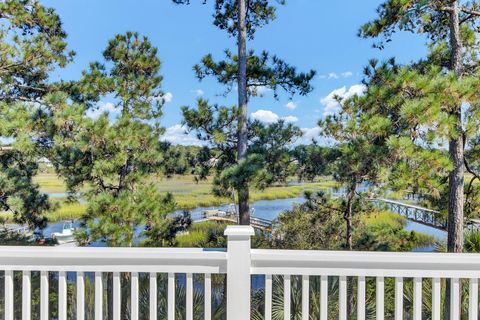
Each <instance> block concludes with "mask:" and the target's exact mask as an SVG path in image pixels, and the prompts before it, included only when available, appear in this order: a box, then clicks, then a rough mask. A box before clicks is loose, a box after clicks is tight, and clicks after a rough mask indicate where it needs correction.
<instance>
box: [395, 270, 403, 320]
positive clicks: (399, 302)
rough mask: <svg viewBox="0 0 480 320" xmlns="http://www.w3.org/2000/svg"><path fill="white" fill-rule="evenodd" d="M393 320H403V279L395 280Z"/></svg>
mask: <svg viewBox="0 0 480 320" xmlns="http://www.w3.org/2000/svg"><path fill="white" fill-rule="evenodd" d="M395 320H403V278H400V277H397V278H395Z"/></svg>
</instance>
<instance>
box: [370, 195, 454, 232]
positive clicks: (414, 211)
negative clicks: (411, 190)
mask: <svg viewBox="0 0 480 320" xmlns="http://www.w3.org/2000/svg"><path fill="white" fill-rule="evenodd" d="M370 202H372V203H374V204H375V205H376V206H379V207H380V206H381V207H387V208H388V209H389V210H390V211H392V212H395V213H397V214H399V215H402V216H404V217H405V218H407V219H408V220H411V221H414V222H417V223H421V224H424V225H427V226H429V227H433V228H437V229H441V230H447V219H445V218H444V217H441V215H440V211H436V210H432V209H428V208H423V207H419V206H416V205H413V204H408V203H404V202H400V201H395V200H389V199H383V198H373V199H370Z"/></svg>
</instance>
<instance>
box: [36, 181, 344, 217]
mask: <svg viewBox="0 0 480 320" xmlns="http://www.w3.org/2000/svg"><path fill="white" fill-rule="evenodd" d="M35 181H36V182H37V183H38V184H39V185H40V190H41V191H42V192H45V193H53V194H56V193H57V194H59V193H65V192H66V188H65V185H64V184H63V182H62V181H61V180H59V179H58V178H57V177H56V175H55V174H52V173H44V174H41V175H39V176H37V177H35ZM155 184H156V185H157V187H158V189H159V190H160V191H161V192H170V193H172V194H173V196H174V198H175V201H176V203H177V208H178V209H179V210H191V209H194V208H197V207H214V206H219V205H221V204H226V203H230V202H232V201H231V199H229V198H221V197H215V196H214V195H213V194H212V192H211V190H212V182H211V180H206V181H200V182H198V183H197V182H195V180H194V178H193V176H175V177H172V178H169V179H167V178H164V179H159V180H157V181H155ZM332 187H335V182H334V181H333V180H330V179H324V180H321V181H318V182H312V183H305V184H302V185H292V186H275V187H270V188H266V189H264V190H252V191H251V194H250V198H251V201H252V202H255V201H258V200H275V199H287V198H295V197H300V196H302V194H303V193H304V192H305V191H307V190H311V191H320V190H325V189H328V188H332ZM52 199H53V201H54V202H55V203H56V206H57V209H56V210H54V211H52V212H50V213H48V214H47V216H48V219H49V221H60V220H68V219H78V218H80V217H81V216H82V214H83V213H84V212H85V209H86V207H87V206H86V204H81V203H66V202H65V201H64V199H62V198H58V197H52Z"/></svg>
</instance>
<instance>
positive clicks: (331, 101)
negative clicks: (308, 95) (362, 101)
mask: <svg viewBox="0 0 480 320" xmlns="http://www.w3.org/2000/svg"><path fill="white" fill-rule="evenodd" d="M365 89H366V88H365V86H364V85H363V84H355V85H353V86H351V87H350V88H349V89H348V90H347V87H345V86H343V87H341V88H338V89H335V90H333V91H332V92H330V93H329V94H328V95H327V96H326V97H323V98H321V99H320V103H321V104H322V105H323V106H324V107H325V108H324V109H323V116H324V117H326V116H329V115H333V114H335V113H337V112H338V111H339V109H340V104H339V103H338V101H337V98H340V99H342V100H345V99H348V98H351V97H353V96H355V95H359V96H361V95H363V93H364V92H365Z"/></svg>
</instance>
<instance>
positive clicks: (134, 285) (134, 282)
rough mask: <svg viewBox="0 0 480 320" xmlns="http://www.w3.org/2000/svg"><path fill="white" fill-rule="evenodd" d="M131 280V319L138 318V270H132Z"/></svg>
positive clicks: (135, 319)
mask: <svg viewBox="0 0 480 320" xmlns="http://www.w3.org/2000/svg"><path fill="white" fill-rule="evenodd" d="M131 276H132V279H131V281H130V290H131V292H130V303H131V311H132V313H131V318H130V319H131V320H138V272H132V274H131Z"/></svg>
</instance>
